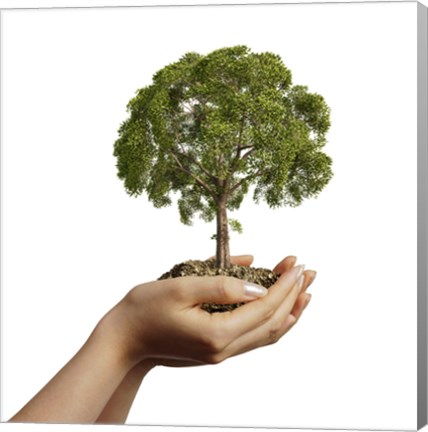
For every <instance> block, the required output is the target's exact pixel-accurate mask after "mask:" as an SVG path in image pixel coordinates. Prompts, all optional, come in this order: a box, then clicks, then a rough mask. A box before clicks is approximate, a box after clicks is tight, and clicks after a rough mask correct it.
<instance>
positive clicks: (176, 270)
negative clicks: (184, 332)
mask: <svg viewBox="0 0 428 432" xmlns="http://www.w3.org/2000/svg"><path fill="white" fill-rule="evenodd" d="M218 275H224V276H233V277H236V278H238V279H242V280H246V281H248V282H253V283H256V284H258V285H261V286H264V287H265V288H270V287H271V286H272V285H273V284H274V283H275V282H276V281H277V280H278V278H279V275H277V274H275V273H273V272H272V271H271V270H268V269H265V268H256V267H247V266H239V265H232V266H231V267H229V268H226V269H219V268H217V267H216V266H215V261H214V260H207V261H197V260H195V261H193V260H190V261H185V262H183V263H181V264H177V265H175V266H174V267H173V268H172V269H171V270H170V271H169V272H167V273H164V274H163V275H162V276H161V277H160V278H159V279H171V278H176V277H182V276H218ZM243 304H244V303H235V304H214V303H204V304H202V306H201V307H202V309H204V310H206V311H207V312H210V313H212V312H226V311H230V310H233V309H235V308H237V307H239V306H241V305H243Z"/></svg>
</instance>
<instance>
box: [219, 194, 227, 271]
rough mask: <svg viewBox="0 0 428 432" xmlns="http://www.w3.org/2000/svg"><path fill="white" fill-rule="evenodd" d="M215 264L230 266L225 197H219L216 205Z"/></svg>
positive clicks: (224, 266) (220, 266) (222, 266)
mask: <svg viewBox="0 0 428 432" xmlns="http://www.w3.org/2000/svg"><path fill="white" fill-rule="evenodd" d="M216 266H217V267H218V268H227V267H230V250H229V223H228V221H227V209H226V199H224V198H221V199H220V200H219V201H218V206H217V252H216Z"/></svg>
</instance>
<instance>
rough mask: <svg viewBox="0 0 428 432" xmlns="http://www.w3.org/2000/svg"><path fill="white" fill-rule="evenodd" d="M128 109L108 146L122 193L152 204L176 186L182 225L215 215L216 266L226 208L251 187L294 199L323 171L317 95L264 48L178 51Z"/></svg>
mask: <svg viewBox="0 0 428 432" xmlns="http://www.w3.org/2000/svg"><path fill="white" fill-rule="evenodd" d="M127 109H128V114H129V117H128V118H127V119H126V120H125V121H124V122H123V123H122V125H121V126H120V128H119V138H118V139H117V141H116V142H115V144H114V155H115V156H116V158H117V169H118V176H119V178H120V179H122V180H123V181H124V186H125V189H126V191H127V192H128V193H129V194H130V195H140V194H141V193H143V192H146V193H147V196H148V198H149V200H150V201H151V202H152V203H153V205H154V206H155V207H163V206H167V205H170V204H171V203H172V199H171V193H172V192H177V193H179V198H178V202H177V204H178V209H179V213H180V219H181V221H182V222H183V223H185V224H190V223H191V222H192V218H193V216H194V215H195V214H199V215H200V216H201V217H202V218H203V219H204V220H205V221H212V220H214V219H215V218H216V217H217V265H218V266H221V267H223V266H228V265H229V261H228V259H229V258H228V255H229V250H228V231H227V226H228V221H227V214H226V212H227V210H236V209H238V208H239V206H240V204H241V202H242V200H243V198H244V196H245V195H246V194H247V193H248V191H249V188H250V186H251V185H253V186H254V189H253V191H252V193H253V198H254V200H255V201H256V202H259V201H260V200H261V199H263V200H265V201H266V202H267V204H268V205H269V206H270V207H272V208H275V207H280V206H297V205H300V204H301V203H302V201H303V200H304V199H306V198H310V197H314V196H316V195H318V194H319V192H320V191H321V190H322V189H323V188H324V187H325V186H326V184H327V183H328V182H329V180H330V179H331V177H332V170H331V165H332V160H331V158H330V157H329V156H328V155H326V154H325V153H323V151H322V150H323V147H324V146H325V144H326V134H327V132H328V130H329V127H330V110H329V108H328V106H327V104H326V103H325V101H324V98H323V97H322V96H321V95H319V94H315V93H310V92H308V88H307V87H306V86H302V85H292V76H291V72H290V70H289V69H287V67H286V66H285V65H284V63H283V61H282V59H281V58H280V57H279V56H278V55H276V54H273V53H271V52H263V53H253V52H252V51H251V50H250V49H249V48H248V47H246V46H234V47H229V48H222V49H218V50H215V51H213V52H211V53H209V54H207V55H202V54H198V53H195V52H190V53H187V54H185V55H183V56H182V57H181V58H180V59H179V60H178V61H176V62H174V63H171V64H169V65H167V66H165V67H164V68H162V69H161V70H159V71H158V72H156V73H155V74H154V76H153V80H152V83H151V84H150V85H148V86H146V87H143V88H141V89H140V90H138V91H137V93H136V95H135V97H134V98H132V99H131V100H130V102H129V104H128V107H127ZM232 224H235V225H236V224H238V223H237V221H232ZM237 226H238V227H239V224H238V225H237ZM225 243H226V244H225ZM224 244H225V245H224ZM225 248H227V250H225ZM222 249H223V251H222ZM222 256H223V257H222Z"/></svg>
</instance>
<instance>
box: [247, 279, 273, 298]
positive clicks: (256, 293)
mask: <svg viewBox="0 0 428 432" xmlns="http://www.w3.org/2000/svg"><path fill="white" fill-rule="evenodd" d="M267 292H268V290H267V289H266V288H265V287H262V286H261V285H257V284H255V283H252V282H244V293H245V295H247V296H249V297H263V296H264V295H266V294H267Z"/></svg>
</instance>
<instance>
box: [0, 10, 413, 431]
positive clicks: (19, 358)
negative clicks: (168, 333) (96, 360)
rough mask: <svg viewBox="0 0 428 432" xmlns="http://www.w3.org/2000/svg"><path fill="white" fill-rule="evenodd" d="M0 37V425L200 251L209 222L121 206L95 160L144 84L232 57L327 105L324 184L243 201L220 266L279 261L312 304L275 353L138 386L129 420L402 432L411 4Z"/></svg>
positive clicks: (210, 245) (62, 26) (40, 18)
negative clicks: (110, 321) (177, 64)
mask: <svg viewBox="0 0 428 432" xmlns="http://www.w3.org/2000/svg"><path fill="white" fill-rule="evenodd" d="M116 3H117V2H116ZM88 4H90V3H89V2H88ZM1 24H2V30H1V31H2V126H3V129H2V155H1V156H2V158H1V163H2V167H1V168H2V304H1V307H2V375H1V381H2V386H1V387H2V388H1V390H2V420H3V421H4V420H6V419H7V418H9V417H10V416H11V415H13V414H14V413H15V412H16V411H17V410H18V409H19V408H20V407H21V406H22V405H23V404H24V403H25V402H26V401H27V400H28V399H29V398H31V397H32V396H33V395H34V394H35V393H36V392H37V390H39V389H40V387H41V386H43V385H44V384H45V383H46V382H47V381H48V380H49V379H50V378H51V377H52V376H53V374H55V372H56V371H57V370H58V369H59V368H61V367H62V366H63V365H64V363H65V362H66V361H68V359H69V358H70V357H71V356H72V355H73V354H74V353H75V352H76V350H77V349H79V347H80V346H81V344H82V343H83V342H84V340H85V339H86V337H87V336H88V335H89V333H90V331H91V330H92V329H93V327H94V325H95V324H96V323H97V321H98V320H99V319H100V317H101V316H102V315H103V314H104V313H105V312H106V311H107V310H108V309H109V308H110V307H112V306H113V305H114V304H115V303H116V302H117V301H118V300H119V299H120V298H121V297H122V296H123V295H124V294H125V293H126V292H127V291H128V290H129V289H130V288H132V287H133V286H134V285H136V284H137V283H140V282H144V281H148V280H152V279H155V278H157V277H158V276H159V275H160V274H161V273H163V272H164V271H166V270H168V269H170V268H171V267H172V266H173V265H174V264H175V263H178V262H181V261H183V260H185V259H189V258H205V257H207V256H209V255H211V254H212V253H213V250H214V246H215V245H214V242H213V241H212V240H210V236H211V234H212V233H213V232H214V225H207V224H204V223H203V222H202V221H196V222H195V224H194V226H193V227H186V226H183V225H181V224H180V222H179V218H178V211H177V209H176V208H175V207H171V208H168V209H161V210H156V209H154V208H152V206H151V204H150V203H148V202H147V201H146V200H145V199H144V198H141V197H140V198H138V199H134V198H130V197H129V196H127V195H126V193H125V191H124V188H123V186H122V183H121V182H120V180H118V179H117V177H116V169H115V159H114V157H113V156H112V150H113V147H112V146H113V143H114V141H115V139H116V137H117V129H118V127H119V125H120V123H121V122H122V121H123V120H124V119H125V118H126V111H125V107H126V104H127V102H128V100H129V99H130V98H131V97H133V95H134V94H135V91H136V90H137V89H138V88H140V87H143V86H145V85H147V84H149V83H150V80H151V76H152V75H153V73H154V72H156V71H157V70H158V69H159V68H161V67H163V66H164V65H166V64H168V63H170V62H172V61H175V60H177V59H178V58H179V57H180V56H181V55H182V54H183V53H185V52H188V51H198V52H201V53H208V52H210V51H211V50H213V49H216V48H219V47H223V46H231V45H234V44H246V45H248V46H250V47H251V48H252V49H253V50H254V51H256V52H257V51H272V52H275V53H277V54H280V55H281V57H282V58H283V60H284V62H285V64H286V65H287V66H288V67H289V68H290V69H291V70H292V72H293V78H294V83H295V84H304V85H308V87H309V90H310V91H312V92H317V93H320V94H322V95H323V96H324V97H325V99H326V101H327V103H328V104H329V106H330V107H331V111H332V114H331V120H332V128H331V131H330V133H329V144H328V145H327V146H326V148H325V151H326V152H327V153H328V154H329V155H331V156H332V158H333V162H334V165H333V170H334V174H335V176H334V178H333V179H332V181H331V182H330V184H329V185H328V186H327V187H326V189H325V190H324V191H323V192H322V193H321V195H320V196H319V198H318V199H315V200H311V201H307V202H304V203H303V205H302V206H301V207H299V208H296V209H288V208H284V209H279V210H270V209H269V208H267V207H266V206H264V205H260V206H256V205H255V204H253V203H252V202H251V199H250V197H248V198H249V199H248V200H247V201H246V202H244V204H243V205H242V207H241V209H240V210H239V211H238V212H236V213H234V214H233V216H236V217H237V218H238V219H239V220H240V221H241V222H242V224H243V226H244V234H243V235H241V236H239V235H234V236H233V237H232V240H231V250H232V253H233V254H240V253H253V254H254V255H255V257H256V260H255V265H257V266H267V267H272V266H273V265H274V264H275V263H276V262H277V261H278V260H280V259H281V258H282V257H283V256H285V255H288V254H295V255H297V256H298V258H299V262H301V263H305V264H306V265H307V268H314V269H316V270H317V271H318V277H317V280H316V282H315V283H314V285H313V288H311V291H312V293H313V299H312V302H311V304H310V306H309V307H308V310H307V311H306V313H305V315H304V317H303V318H302V320H301V322H299V324H298V326H296V327H295V328H294V329H293V330H292V332H290V334H288V335H286V336H285V337H284V338H283V339H282V340H281V341H280V342H279V343H278V344H276V345H274V346H271V347H268V348H264V349H260V350H257V351H254V352H252V353H248V354H246V355H243V356H240V357H237V358H234V359H231V360H228V361H226V362H225V363H223V364H220V365H217V366H207V367H200V368H195V369H180V370H175V369H166V368H159V369H157V370H154V371H152V372H151V373H150V374H149V375H148V376H147V378H146V380H145V381H144V383H143V387H142V389H141V391H140V394H139V395H138V397H137V399H136V401H135V404H134V407H133V409H132V412H131V414H130V417H129V421H128V422H129V423H133V424H164V425H216V426H260V427H262V426H272V427H291V428H301V427H307V428H327V429H333V428H339V429H343V428H370V429H377V428H381V429H414V428H415V427H416V384H417V382H416V240H417V237H416V3H389V4H382V3H365V4H364V3H360V4H312V5H303V4H300V5H299V4H298V5H286V6H269V7H268V6H247V7H243V6H235V7H210V8H209V7H204V8H194V7H193V8H132V9H109V8H107V9H87V10H76V9H74V10H73V9H68V10H58V9H57V10H33V11H24V10H21V11H7V12H3V14H2V23H1Z"/></svg>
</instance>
